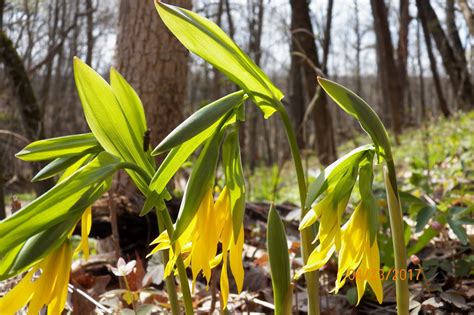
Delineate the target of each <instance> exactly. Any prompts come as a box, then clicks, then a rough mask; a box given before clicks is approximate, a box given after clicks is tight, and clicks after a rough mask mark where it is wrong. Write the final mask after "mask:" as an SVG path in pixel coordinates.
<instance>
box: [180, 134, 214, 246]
mask: <svg viewBox="0 0 474 315" xmlns="http://www.w3.org/2000/svg"><path fill="white" fill-rule="evenodd" d="M220 142H221V133H220V131H219V130H217V131H216V132H215V133H214V135H213V136H212V138H210V139H209V140H208V141H207V143H206V145H205V146H204V148H203V149H202V151H201V153H200V154H199V158H198V160H197V161H196V163H195V166H194V169H193V172H192V173H191V176H190V177H189V180H188V184H187V185H186V189H185V190H184V195H183V200H182V201H181V207H180V209H179V213H178V219H177V220H176V229H175V231H174V233H173V236H172V240H173V241H176V240H177V239H178V237H179V236H180V235H181V234H182V233H183V232H184V230H185V229H186V228H187V227H188V225H189V224H190V223H191V221H192V219H193V218H194V215H195V214H196V212H197V210H198V208H199V205H200V204H201V201H202V199H203V197H204V195H205V193H206V192H207V191H209V190H210V189H212V186H213V183H214V175H215V171H216V167H217V159H218V157H219V144H220Z"/></svg>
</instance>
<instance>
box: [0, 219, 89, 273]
mask: <svg viewBox="0 0 474 315" xmlns="http://www.w3.org/2000/svg"><path fill="white" fill-rule="evenodd" d="M80 217H81V213H80V212H77V213H76V214H75V216H71V218H69V219H68V220H65V221H63V222H60V223H58V224H56V225H54V226H52V227H50V228H48V229H46V230H44V231H41V232H40V233H38V234H36V235H34V236H32V237H30V238H29V239H28V240H27V241H25V242H24V243H23V244H21V246H19V247H18V248H15V249H13V250H12V251H11V253H10V252H9V253H8V254H7V255H13V256H14V259H12V260H11V261H9V262H8V263H7V264H4V260H3V259H2V265H1V266H0V280H3V279H8V278H11V277H13V276H15V275H17V274H18V273H20V272H23V271H25V270H26V269H28V268H30V267H31V266H32V265H34V264H35V263H36V262H37V261H39V260H40V259H42V258H43V257H45V256H47V255H48V253H50V252H51V251H52V250H54V249H55V248H57V247H58V246H59V245H61V244H62V243H63V242H64V240H65V239H66V238H67V237H68V234H69V233H70V232H71V230H72V229H73V228H74V226H75V225H76V224H77V221H78V220H79V219H80Z"/></svg>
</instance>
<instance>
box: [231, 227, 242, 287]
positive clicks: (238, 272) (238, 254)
mask: <svg viewBox="0 0 474 315" xmlns="http://www.w3.org/2000/svg"><path fill="white" fill-rule="evenodd" d="M232 238H233V237H232ZM243 249H244V227H243V226H242V227H241V228H240V232H239V237H238V239H237V242H235V240H232V242H231V244H230V270H231V271H232V275H233V276H234V279H235V284H236V285H237V291H238V292H239V293H240V291H242V287H243V285H244V265H243V263H242V251H243Z"/></svg>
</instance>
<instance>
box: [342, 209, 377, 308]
mask: <svg viewBox="0 0 474 315" xmlns="http://www.w3.org/2000/svg"><path fill="white" fill-rule="evenodd" d="M341 243H342V244H341V249H340V251H339V262H338V271H337V279H336V288H335V291H336V293H337V291H338V290H339V289H340V288H341V287H342V286H343V285H344V283H345V281H346V279H347V277H348V276H349V275H350V273H355V275H356V276H355V279H356V285H357V296H358V298H357V304H359V302H360V299H361V298H362V296H363V295H364V292H365V288H366V285H367V283H369V285H370V287H371V288H372V290H373V291H374V293H375V296H376V297H377V300H378V302H379V303H382V300H383V289H382V281H381V280H380V278H379V275H378V270H379V268H380V256H379V248H378V245H377V238H375V239H374V241H373V243H371V242H370V233H369V218H368V211H367V209H365V208H364V207H363V206H362V203H360V204H359V205H358V206H357V208H356V209H355V211H354V213H353V214H352V216H351V218H350V219H349V221H347V223H346V224H345V225H344V227H343V228H342V242H341Z"/></svg>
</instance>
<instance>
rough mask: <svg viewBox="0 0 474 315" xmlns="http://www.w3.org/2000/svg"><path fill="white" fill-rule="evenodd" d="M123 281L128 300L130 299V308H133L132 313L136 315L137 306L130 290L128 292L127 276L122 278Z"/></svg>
mask: <svg viewBox="0 0 474 315" xmlns="http://www.w3.org/2000/svg"><path fill="white" fill-rule="evenodd" d="M123 281H124V282H125V287H126V288H127V291H128V294H129V295H130V298H131V299H132V307H133V312H134V313H135V315H137V306H136V305H135V297H134V296H133V293H132V290H130V286H129V285H128V280H127V276H126V275H125V276H123Z"/></svg>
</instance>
